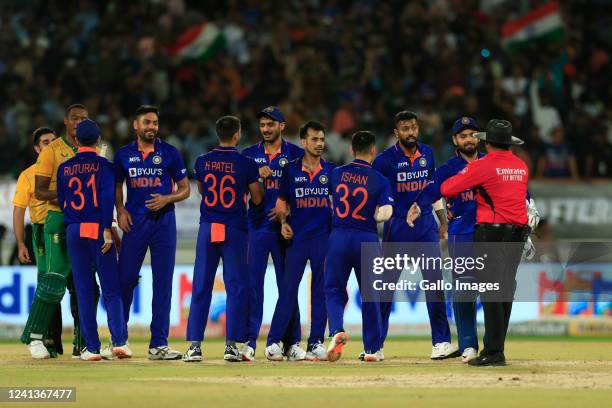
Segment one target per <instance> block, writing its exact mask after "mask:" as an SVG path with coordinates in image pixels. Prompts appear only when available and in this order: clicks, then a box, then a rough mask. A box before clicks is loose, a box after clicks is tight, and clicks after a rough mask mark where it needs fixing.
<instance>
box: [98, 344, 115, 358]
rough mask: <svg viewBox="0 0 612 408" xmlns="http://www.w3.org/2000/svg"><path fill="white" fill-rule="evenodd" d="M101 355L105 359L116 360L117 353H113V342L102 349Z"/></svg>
mask: <svg viewBox="0 0 612 408" xmlns="http://www.w3.org/2000/svg"><path fill="white" fill-rule="evenodd" d="M100 355H101V356H102V358H103V359H104V360H114V359H115V353H113V345H112V343H108V344H107V345H106V347H104V348H103V349H102V350H100Z"/></svg>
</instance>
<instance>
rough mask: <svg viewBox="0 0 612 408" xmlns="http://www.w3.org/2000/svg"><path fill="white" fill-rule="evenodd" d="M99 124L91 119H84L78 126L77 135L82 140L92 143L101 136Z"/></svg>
mask: <svg viewBox="0 0 612 408" xmlns="http://www.w3.org/2000/svg"><path fill="white" fill-rule="evenodd" d="M100 134H101V132H100V128H99V127H98V124H97V123H96V122H94V121H93V120H91V119H83V120H82V121H81V122H80V123H79V124H78V125H77V128H76V137H77V139H78V140H79V141H80V142H84V143H92V142H95V141H96V140H98V138H99V137H100Z"/></svg>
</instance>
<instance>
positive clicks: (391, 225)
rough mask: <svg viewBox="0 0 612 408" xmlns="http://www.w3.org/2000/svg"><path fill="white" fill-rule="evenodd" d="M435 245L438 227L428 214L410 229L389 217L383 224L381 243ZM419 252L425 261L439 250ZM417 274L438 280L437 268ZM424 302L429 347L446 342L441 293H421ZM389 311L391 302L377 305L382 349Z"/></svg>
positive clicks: (401, 220)
mask: <svg viewBox="0 0 612 408" xmlns="http://www.w3.org/2000/svg"><path fill="white" fill-rule="evenodd" d="M439 241H440V236H439V234H438V225H437V223H436V220H435V219H434V215H433V214H432V213H430V214H427V215H424V216H422V217H420V218H417V220H416V221H415V223H414V227H410V226H409V225H408V223H406V220H405V219H404V218H395V217H391V219H390V220H389V221H387V222H386V223H385V228H384V232H383V242H417V243H418V242H426V243H431V242H435V243H438V242H439ZM419 252H422V253H423V254H424V255H425V256H426V257H440V246H439V245H432V244H427V245H424V246H423V250H422V251H419ZM421 273H422V275H423V279H426V280H429V281H430V282H432V281H436V280H441V279H442V271H441V270H440V269H438V268H433V269H423V270H422V271H421ZM398 278H399V275H398ZM425 300H426V301H427V313H428V315H429V324H430V326H431V343H432V344H434V345H435V344H436V343H443V342H450V340H451V334H450V328H449V326H448V318H447V316H446V304H445V300H444V291H431V290H428V291H427V292H425ZM392 307H393V303H392V302H381V305H380V310H381V313H382V338H381V344H383V345H384V342H385V339H386V338H387V333H388V331H389V316H390V315H391V308H392Z"/></svg>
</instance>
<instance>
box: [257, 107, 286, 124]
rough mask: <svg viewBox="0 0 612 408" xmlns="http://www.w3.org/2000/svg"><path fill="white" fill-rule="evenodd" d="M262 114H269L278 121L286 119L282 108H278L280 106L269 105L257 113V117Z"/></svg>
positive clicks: (268, 115)
mask: <svg viewBox="0 0 612 408" xmlns="http://www.w3.org/2000/svg"><path fill="white" fill-rule="evenodd" d="M262 116H267V117H269V118H270V119H272V120H274V121H276V122H284V121H285V116H284V115H283V112H281V110H280V109H279V108H278V106H268V107H267V108H265V109H263V110H262V111H261V112H259V113H258V114H257V119H259V118H261V117H262Z"/></svg>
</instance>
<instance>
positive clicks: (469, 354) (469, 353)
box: [461, 347, 478, 363]
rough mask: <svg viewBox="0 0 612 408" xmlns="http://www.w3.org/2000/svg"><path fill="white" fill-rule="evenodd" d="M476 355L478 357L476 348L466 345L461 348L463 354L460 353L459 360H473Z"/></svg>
mask: <svg viewBox="0 0 612 408" xmlns="http://www.w3.org/2000/svg"><path fill="white" fill-rule="evenodd" d="M476 357H478V352H476V349H475V348H473V347H468V348H466V349H465V350H463V354H462V355H461V361H462V362H464V363H467V362H468V361H470V360H473V359H475V358H476Z"/></svg>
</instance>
